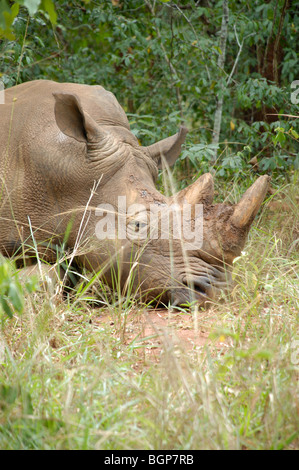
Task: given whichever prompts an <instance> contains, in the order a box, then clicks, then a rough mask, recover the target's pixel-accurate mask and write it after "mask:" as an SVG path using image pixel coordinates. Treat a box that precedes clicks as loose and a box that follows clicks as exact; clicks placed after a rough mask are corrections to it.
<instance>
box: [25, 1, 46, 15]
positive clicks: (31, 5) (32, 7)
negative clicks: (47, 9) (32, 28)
mask: <svg viewBox="0 0 299 470" xmlns="http://www.w3.org/2000/svg"><path fill="white" fill-rule="evenodd" d="M40 2H41V0H23V2H22V3H23V5H24V7H26V8H27V9H28V11H29V15H30V16H33V15H34V14H35V13H36V12H37V10H38V7H39V5H40ZM20 3H21V2H20Z"/></svg>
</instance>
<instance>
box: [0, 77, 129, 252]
mask: <svg viewBox="0 0 299 470" xmlns="http://www.w3.org/2000/svg"><path fill="white" fill-rule="evenodd" d="M53 93H67V94H75V95H76V96H77V97H78V98H79V99H80V102H81V105H82V108H83V109H84V111H85V112H87V113H88V114H89V115H90V116H91V117H92V118H93V119H94V120H95V121H96V122H97V124H99V125H104V126H109V127H111V126H112V127H114V126H116V127H117V128H119V129H124V130H125V131H126V132H128V130H129V123H128V120H127V117H126V115H125V113H124V111H123V109H122V108H121V106H120V105H119V104H118V102H117V100H116V98H115V97H114V95H113V94H112V93H110V92H107V91H106V90H104V88H102V87H101V86H97V85H96V86H89V85H81V84H68V83H61V84H59V83H56V82H52V81H48V80H39V81H34V82H27V83H24V84H21V85H18V86H16V87H13V88H11V89H7V90H6V91H5V105H1V106H0V219H1V220H0V245H1V241H2V246H3V244H4V245H6V246H7V245H11V244H15V241H16V240H17V239H19V230H20V226H21V227H27V228H26V229H25V233H24V236H28V215H29V214H30V216H31V222H32V225H33V226H36V227H42V226H44V227H47V231H48V233H50V232H51V231H53V233H54V232H56V231H57V227H58V226H59V225H61V223H60V220H58V219H60V217H59V216H57V217H56V214H61V213H63V212H65V211H67V210H68V209H70V208H71V207H72V206H73V205H74V202H75V200H76V194H78V201H80V200H81V204H82V197H81V196H80V187H79V186H81V187H83V186H84V177H83V172H82V169H83V168H82V167H83V166H84V163H85V155H86V147H85V145H84V144H83V143H82V142H78V141H76V140H75V139H72V138H70V137H67V136H65V135H64V134H63V133H62V132H61V131H60V129H59V127H58V126H57V123H56V120H55V113H54V107H55V99H54V96H53ZM87 176H88V175H87ZM66 186H68V191H67V192H66V191H65V187H66ZM87 191H89V188H88V189H87ZM80 197H81V199H80ZM87 198H88V194H87ZM83 201H84V199H83ZM78 204H79V202H78ZM16 221H17V223H16ZM62 230H63V228H62ZM0 251H1V248H0Z"/></svg>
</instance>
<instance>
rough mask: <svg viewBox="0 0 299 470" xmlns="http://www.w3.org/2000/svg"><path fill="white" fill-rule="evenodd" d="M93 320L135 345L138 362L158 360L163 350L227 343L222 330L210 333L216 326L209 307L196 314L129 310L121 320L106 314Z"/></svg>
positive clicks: (223, 346)
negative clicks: (138, 357) (139, 360)
mask: <svg viewBox="0 0 299 470" xmlns="http://www.w3.org/2000/svg"><path fill="white" fill-rule="evenodd" d="M93 322H94V321H93ZM95 323H96V324H97V325H98V326H100V325H103V324H105V325H106V326H107V324H109V325H110V327H111V333H112V334H113V335H114V336H116V337H119V338H121V339H122V341H123V342H124V343H125V344H127V345H131V346H132V347H133V348H134V349H136V350H138V349H139V355H140V359H142V362H144V361H145V362H147V361H148V362H159V360H160V358H161V356H162V354H163V353H165V352H166V351H167V350H168V351H169V350H173V351H176V352H178V353H179V352H184V353H186V352H190V353H192V352H199V351H201V350H203V349H204V348H206V347H207V346H211V347H212V349H213V350H214V351H215V350H216V351H221V350H225V349H227V348H228V347H230V346H231V344H230V338H227V337H225V336H224V335H222V334H219V335H217V334H216V335H212V336H211V331H215V329H217V325H219V326H220V322H219V314H218V317H217V315H216V312H212V311H211V312H209V311H205V312H199V313H197V314H196V316H195V315H194V314H191V313H185V312H184V313H181V312H177V311H169V310H167V309H157V310H148V311H142V313H141V312H138V311H137V312H135V311H131V312H130V313H129V314H128V315H127V316H126V318H123V319H122V322H121V323H120V322H119V321H118V320H115V319H112V318H111V317H110V316H109V315H108V314H104V315H102V316H101V317H98V318H97V319H96V320H95Z"/></svg>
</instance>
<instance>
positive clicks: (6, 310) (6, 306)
mask: <svg viewBox="0 0 299 470" xmlns="http://www.w3.org/2000/svg"><path fill="white" fill-rule="evenodd" d="M0 304H1V306H2V308H3V310H4V313H6V315H7V316H8V317H9V318H12V317H13V311H12V309H11V307H10V306H9V304H8V302H7V300H6V299H5V298H4V297H2V296H1V297H0Z"/></svg>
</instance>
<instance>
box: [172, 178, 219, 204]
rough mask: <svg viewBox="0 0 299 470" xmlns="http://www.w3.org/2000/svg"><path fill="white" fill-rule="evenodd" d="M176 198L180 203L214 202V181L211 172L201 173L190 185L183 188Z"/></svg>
mask: <svg viewBox="0 0 299 470" xmlns="http://www.w3.org/2000/svg"><path fill="white" fill-rule="evenodd" d="M174 199H175V200H176V201H177V202H178V203H179V204H184V203H187V204H191V205H194V204H204V205H210V204H212V202H213V199H214V181H213V177H212V175H211V173H205V174H204V175H201V176H200V177H199V178H198V179H197V180H196V181H195V182H194V183H192V184H191V185H190V186H188V187H187V188H185V189H182V190H181V191H180V192H179V193H178V194H177V195H176V196H175V197H174Z"/></svg>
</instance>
